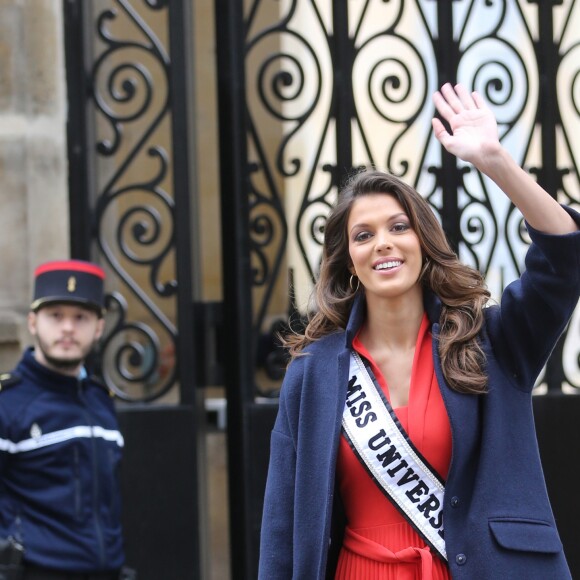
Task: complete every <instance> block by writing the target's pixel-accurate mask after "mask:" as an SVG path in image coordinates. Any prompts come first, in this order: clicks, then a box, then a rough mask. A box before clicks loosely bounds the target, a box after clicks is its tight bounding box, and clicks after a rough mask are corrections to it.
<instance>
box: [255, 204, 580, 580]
mask: <svg viewBox="0 0 580 580" xmlns="http://www.w3.org/2000/svg"><path fill="white" fill-rule="evenodd" d="M568 211H569V213H570V214H571V215H572V216H573V218H574V219H575V221H576V222H577V223H578V224H580V214H578V213H576V212H574V211H572V210H568ZM528 230H529V233H530V236H531V239H532V242H533V243H532V245H531V246H530V248H529V250H528V253H527V255H526V271H525V272H524V273H523V275H522V276H521V278H520V279H519V280H516V281H515V282H513V283H512V284H510V285H509V286H508V287H507V288H506V289H505V290H504V293H503V296H502V300H501V304H500V305H494V306H490V307H489V308H486V309H485V319H486V322H485V327H484V329H483V331H482V333H481V337H480V339H481V343H482V346H483V348H484V350H485V353H486V356H487V373H488V376H489V386H488V388H489V392H488V393H487V394H485V395H467V394H460V393H458V392H456V391H454V390H452V389H451V388H450V387H449V386H448V385H447V384H446V382H445V379H444V378H443V374H442V371H441V365H440V359H439V355H438V341H437V334H438V330H439V324H438V321H439V318H440V302H439V300H438V299H437V298H436V297H435V296H429V295H428V296H425V308H426V311H427V314H428V317H429V320H430V321H431V322H432V333H433V337H434V340H433V356H434V360H435V370H436V373H437V378H438V381H439V387H440V389H441V392H442V396H443V400H444V402H445V406H446V409H447V413H448V415H449V420H450V423H451V432H452V445H453V453H452V459H451V466H450V469H449V475H448V479H447V482H446V490H445V501H444V521H445V541H446V549H447V554H448V559H449V568H450V570H451V575H452V577H453V578H454V579H465V580H478V579H481V580H488V579H489V580H491V579H493V580H495V579H499V578H501V579H502V580H505V579H510V578H513V579H521V580H524V579H525V580H534V579H537V580H547V579H548V578H549V579H550V580H560V579H568V578H570V572H569V569H568V566H567V564H566V560H565V557H564V553H563V550H562V544H561V541H560V538H559V536H558V532H557V530H556V526H555V523H554V517H553V514H552V510H551V507H550V503H549V500H548V495H547V491H546V486H545V482H544V476H543V472H542V467H541V463H540V456H539V451H538V445H537V441H536V435H535V427H534V418H533V413H532V401H531V391H532V388H533V386H534V382H535V380H536V378H537V376H538V375H539V373H540V372H541V370H542V368H543V366H544V364H545V362H546V360H547V359H548V357H549V355H550V353H551V351H552V349H553V347H554V345H555V343H556V341H557V339H558V337H559V336H560V335H561V334H562V332H563V330H564V328H565V326H566V324H567V322H568V320H569V318H570V316H571V314H572V312H573V310H574V308H575V306H576V304H577V302H578V298H579V295H580V232H579V233H573V234H568V235H564V236H551V235H545V234H542V233H539V232H537V231H535V230H534V229H533V228H531V227H528ZM364 317H365V304H364V300H362V299H358V300H357V301H355V303H354V305H353V309H352V312H351V316H350V320H349V323H348V326H347V329H346V331H345V332H336V333H334V334H331V335H329V336H326V337H324V338H322V339H320V340H318V341H316V342H315V343H313V344H311V345H309V346H308V348H307V352H308V354H307V355H306V356H302V357H298V358H296V359H295V360H294V361H293V362H292V363H291V364H290V366H289V368H288V371H287V374H286V377H285V380H284V383H283V386H282V390H281V395H280V407H279V410H278V416H277V419H276V423H275V426H274V429H273V431H272V437H271V455H270V466H269V471H268V480H267V484H266V494H265V502H264V513H263V521H262V531H261V548H260V568H259V578H260V579H262V580H278V579H280V580H282V579H290V578H296V579H305V580H314V579H321V578H324V577H325V575H326V574H327V568H329V567H331V566H330V565H329V560H330V559H329V547H330V546H331V544H332V543H333V540H332V533H331V529H332V528H333V525H334V524H333V515H334V519H336V516H337V511H338V510H337V508H336V504H337V500H338V497H337V496H338V494H335V469H336V458H337V450H338V443H339V438H340V434H341V419H342V413H343V408H344V404H345V397H346V386H347V378H348V377H347V373H348V363H349V355H350V350H351V342H352V339H353V338H354V336H355V335H356V332H357V330H358V329H359V327H360V325H361V324H362V322H363V320H364ZM333 512H334V514H333ZM338 542H340V538H339V539H338ZM333 548H334V546H333Z"/></svg>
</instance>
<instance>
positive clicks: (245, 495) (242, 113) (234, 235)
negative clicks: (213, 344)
mask: <svg viewBox="0 0 580 580" xmlns="http://www.w3.org/2000/svg"><path fill="white" fill-rule="evenodd" d="M215 14H216V27H217V33H216V37H217V39H218V41H217V73H218V98H219V138H220V166H221V171H220V175H221V206H222V254H223V258H222V259H223V272H224V276H223V278H224V319H225V321H226V322H225V323H226V325H227V326H226V328H227V332H224V336H223V348H224V352H225V353H226V364H225V365H224V383H225V386H226V392H227V401H228V410H227V411H228V412H227V420H228V426H227V437H228V471H229V502H230V538H231V544H230V545H231V561H232V564H233V565H232V578H233V579H234V580H235V579H244V578H247V579H249V578H254V577H255V571H254V570H253V567H254V564H253V559H252V556H253V554H255V553H256V550H257V547H256V546H253V545H252V544H253V542H252V537H253V534H252V531H251V528H252V526H251V511H252V502H251V490H250V489H249V487H250V486H249V477H248V475H249V469H248V465H246V464H244V461H246V460H248V458H250V457H251V455H250V452H249V451H250V450H249V437H248V405H249V404H250V403H251V401H253V396H254V378H253V373H254V369H253V364H252V361H253V360H254V345H253V338H252V336H244V331H246V332H247V333H249V334H251V329H252V299H251V281H250V271H251V269H250V251H249V240H248V223H249V215H248V212H249V210H248V191H249V186H248V163H247V143H246V115H247V113H246V105H245V103H246V94H245V75H244V70H245V43H244V40H245V26H244V18H243V3H242V2H231V1H230V0H216V2H215Z"/></svg>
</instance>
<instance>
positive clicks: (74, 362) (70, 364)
mask: <svg viewBox="0 0 580 580" xmlns="http://www.w3.org/2000/svg"><path fill="white" fill-rule="evenodd" d="M94 345H95V341H93V342H92V343H91V344H90V345H89V346H88V347H87V348H86V349H84V351H83V353H82V356H81V357H77V358H57V357H54V356H52V355H50V354H49V353H48V350H49V349H48V346H47V344H46V343H45V342H44V341H43V340H42V339H41V338H40V336H37V337H36V346H37V347H38V348H39V349H40V350H41V351H42V354H43V355H44V359H45V360H46V362H47V363H49V364H50V365H51V366H52V367H53V368H55V369H61V370H63V371H70V370H71V369H74V368H76V367H78V366H79V365H81V364H83V362H84V361H85V359H86V358H87V356H88V354H89V353H90V352H91V350H93V346H94Z"/></svg>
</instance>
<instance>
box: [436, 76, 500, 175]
mask: <svg viewBox="0 0 580 580" xmlns="http://www.w3.org/2000/svg"><path fill="white" fill-rule="evenodd" d="M433 102H434V103H435V107H436V108H437V111H438V112H439V114H440V115H441V117H442V118H443V119H444V120H445V121H446V122H447V123H448V125H449V128H450V130H451V132H449V131H447V129H446V128H445V125H444V124H443V123H442V122H441V120H440V119H439V118H437V117H435V118H434V119H433V121H432V123H433V131H434V134H435V137H436V138H437V139H438V140H439V142H440V143H441V145H443V147H445V149H446V150H447V151H449V153H452V154H453V155H455V156H456V157H459V158H460V159H463V160H464V161H467V162H469V163H472V164H473V165H475V167H477V169H479V170H481V171H484V172H485V170H486V164H487V163H489V162H493V159H494V158H495V156H496V155H497V154H498V153H499V152H500V150H501V144H500V142H499V137H498V130H497V123H496V120H495V117H494V115H493V113H492V112H491V110H490V109H489V107H488V106H487V105H486V104H485V101H484V100H483V98H482V97H481V96H480V95H479V93H477V92H472V93H470V92H469V91H468V90H467V89H466V88H465V87H464V86H463V85H460V84H458V85H455V86H454V87H453V86H452V85H451V84H449V83H447V84H445V85H443V87H441V90H440V91H436V92H435V93H434V95H433Z"/></svg>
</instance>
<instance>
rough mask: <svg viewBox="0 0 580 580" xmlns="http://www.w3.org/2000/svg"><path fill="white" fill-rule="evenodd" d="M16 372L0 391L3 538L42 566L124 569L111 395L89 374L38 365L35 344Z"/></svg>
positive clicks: (120, 441)
mask: <svg viewBox="0 0 580 580" xmlns="http://www.w3.org/2000/svg"><path fill="white" fill-rule="evenodd" d="M13 376H14V377H16V378H15V379H14V380H12V383H13V384H8V385H7V386H5V385H4V384H3V385H2V390H1V391H0V537H3V538H6V537H8V536H12V537H14V538H16V539H17V540H19V541H20V542H22V544H23V545H24V549H25V559H26V560H27V561H28V562H30V563H32V564H36V565H38V566H43V567H46V568H52V569H57V570H70V571H74V572H96V571H101V570H115V569H118V568H120V567H121V565H122V564H123V561H124V554H123V542H122V535H121V513H120V489H119V482H118V477H117V476H118V473H117V471H118V466H119V462H120V459H121V447H122V445H123V438H122V436H121V434H120V433H119V427H118V425H117V419H116V415H115V409H114V407H113V399H112V398H111V397H110V396H109V393H108V391H107V390H106V389H105V388H104V387H102V386H100V385H99V384H97V383H95V382H94V381H92V380H91V379H89V378H85V379H77V378H74V377H69V376H65V375H62V374H60V373H56V372H53V371H51V370H49V369H48V368H46V367H44V366H43V365H41V364H39V363H38V362H37V361H36V360H35V359H34V355H33V351H32V350H31V349H30V350H27V351H26V352H25V353H24V356H23V358H22V360H21V361H20V363H19V364H18V366H17V368H16V370H15V373H14V374H13ZM8 383H10V381H8Z"/></svg>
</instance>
